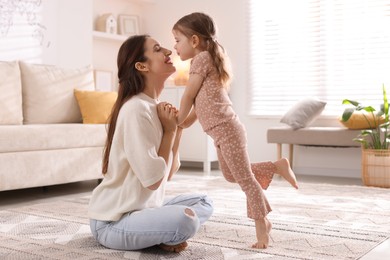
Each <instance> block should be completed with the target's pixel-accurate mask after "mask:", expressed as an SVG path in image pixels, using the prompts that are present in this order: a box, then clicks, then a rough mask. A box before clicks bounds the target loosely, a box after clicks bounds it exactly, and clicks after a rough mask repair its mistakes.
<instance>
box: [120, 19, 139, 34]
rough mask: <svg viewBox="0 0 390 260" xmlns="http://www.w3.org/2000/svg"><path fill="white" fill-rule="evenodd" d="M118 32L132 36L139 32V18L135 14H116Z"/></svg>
mask: <svg viewBox="0 0 390 260" xmlns="http://www.w3.org/2000/svg"><path fill="white" fill-rule="evenodd" d="M118 24H119V34H121V35H126V36H132V35H136V34H139V19H138V16H137V15H128V14H120V15H119V16H118Z"/></svg>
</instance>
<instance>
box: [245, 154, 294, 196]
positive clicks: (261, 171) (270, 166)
mask: <svg viewBox="0 0 390 260" xmlns="http://www.w3.org/2000/svg"><path fill="white" fill-rule="evenodd" d="M251 168H252V171H253V174H254V175H255V178H256V180H257V181H258V182H259V183H260V185H261V187H262V188H263V189H265V190H266V189H267V188H268V186H269V184H270V183H271V181H272V178H273V176H274V173H276V174H279V175H280V176H281V177H283V178H284V179H285V180H286V181H288V182H289V183H290V184H291V186H293V187H294V188H296V189H298V183H297V179H296V177H295V173H294V172H293V170H292V169H291V167H290V163H289V161H288V160H287V159H286V158H282V159H279V160H277V161H276V162H260V163H252V164H251Z"/></svg>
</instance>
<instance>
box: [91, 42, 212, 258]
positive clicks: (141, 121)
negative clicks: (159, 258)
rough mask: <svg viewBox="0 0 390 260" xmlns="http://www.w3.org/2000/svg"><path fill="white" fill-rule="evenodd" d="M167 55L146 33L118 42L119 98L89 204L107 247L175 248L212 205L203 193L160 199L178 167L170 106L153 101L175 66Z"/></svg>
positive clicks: (97, 234)
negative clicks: (101, 165) (119, 45)
mask: <svg viewBox="0 0 390 260" xmlns="http://www.w3.org/2000/svg"><path fill="white" fill-rule="evenodd" d="M171 54H172V52H171V51H170V50H167V49H165V48H163V47H161V46H160V45H159V44H158V42H157V41H156V40H154V39H152V38H150V37H149V36H147V35H139V36H133V37H130V38H129V39H127V40H126V41H125V42H124V43H123V44H122V46H121V48H120V49H119V53H118V60H117V64H118V79H119V89H118V99H117V101H116V103H115V105H114V107H113V111H112V114H111V117H110V121H109V128H108V136H107V141H106V145H105V150H104V155H103V174H104V179H103V181H102V182H101V184H99V186H97V187H96V188H95V189H94V191H93V192H92V197H91V200H90V204H89V218H90V226H91V231H92V234H93V236H94V237H95V239H96V240H97V241H98V242H99V243H100V244H102V245H103V246H106V247H108V248H112V249H120V250H138V249H142V248H147V247H150V246H154V245H159V246H160V247H161V248H162V249H164V250H167V251H171V252H180V251H182V250H184V249H185V248H186V246H187V242H186V241H187V240H188V239H189V238H191V237H192V236H194V235H195V234H196V232H197V231H198V230H199V227H200V225H201V224H203V223H204V222H205V221H206V220H207V219H209V217H210V216H211V214H212V211H213V207H212V202H211V200H210V199H209V198H208V197H207V196H206V195H199V194H192V195H180V196H177V197H174V198H171V199H164V194H165V184H166V182H167V180H168V178H169V177H170V176H171V175H172V174H173V173H174V172H175V171H176V170H177V169H178V165H179V162H178V159H177V158H178V156H177V150H178V144H179V141H180V133H181V128H178V127H177V124H176V114H177V111H176V109H175V108H174V107H172V106H171V105H170V104H168V103H163V102H159V101H158V97H159V96H160V94H161V91H162V90H163V89H164V83H165V80H166V79H167V78H168V77H169V76H170V75H171V74H172V73H174V72H175V67H174V66H173V64H172V62H171V59H170V57H169V56H170V55H171ZM178 129H179V130H178Z"/></svg>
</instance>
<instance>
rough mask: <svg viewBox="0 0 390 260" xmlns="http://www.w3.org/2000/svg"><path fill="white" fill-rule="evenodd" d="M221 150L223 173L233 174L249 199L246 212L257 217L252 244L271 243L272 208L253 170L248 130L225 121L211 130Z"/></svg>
mask: <svg viewBox="0 0 390 260" xmlns="http://www.w3.org/2000/svg"><path fill="white" fill-rule="evenodd" d="M211 135H212V137H213V139H214V140H215V143H216V145H217V146H216V147H217V148H218V149H219V159H220V160H221V161H222V162H223V166H224V168H222V167H221V170H222V171H226V170H228V173H226V172H224V176H226V175H228V176H230V175H231V176H232V177H233V178H234V180H235V182H237V183H238V184H239V185H240V187H241V189H242V190H243V191H244V193H245V194H246V198H247V214H248V217H249V218H252V219H254V220H255V225H256V236H257V242H256V243H255V244H254V245H253V246H252V247H256V248H265V247H267V246H268V243H269V232H270V228H271V225H270V222H269V221H268V219H267V218H266V215H267V214H268V213H269V212H270V211H271V207H270V205H269V203H268V201H267V199H266V197H265V195H264V193H263V190H262V188H261V187H260V184H259V183H258V182H257V181H256V179H255V177H254V174H253V173H252V170H251V164H250V161H249V155H248V152H247V145H246V133H245V129H244V127H243V126H242V125H241V124H240V123H239V122H231V123H230V124H224V125H223V126H221V127H218V128H217V129H213V131H212V133H211Z"/></svg>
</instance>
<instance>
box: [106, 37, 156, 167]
mask: <svg viewBox="0 0 390 260" xmlns="http://www.w3.org/2000/svg"><path fill="white" fill-rule="evenodd" d="M148 37H149V36H148V35H136V36H132V37H130V38H128V39H127V40H126V41H125V42H124V43H123V44H122V46H121V47H120V49H119V52H118V59H117V65H118V81H119V87H118V98H117V100H116V102H115V104H114V106H113V108H112V111H111V115H110V117H109V119H108V130H107V139H106V144H105V146H104V150H103V166H102V172H103V174H106V173H107V169H108V163H109V157H110V151H111V145H112V139H113V137H114V133H115V128H116V122H117V119H118V115H119V111H120V109H121V108H122V106H123V104H124V103H126V101H128V100H129V99H130V98H131V97H133V96H135V95H137V94H139V93H141V92H142V91H143V90H144V88H145V82H144V78H143V76H142V74H141V73H140V72H139V71H138V70H137V69H136V68H135V64H136V63H137V62H145V61H146V57H145V55H144V53H145V47H144V45H145V41H146V38H148Z"/></svg>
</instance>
